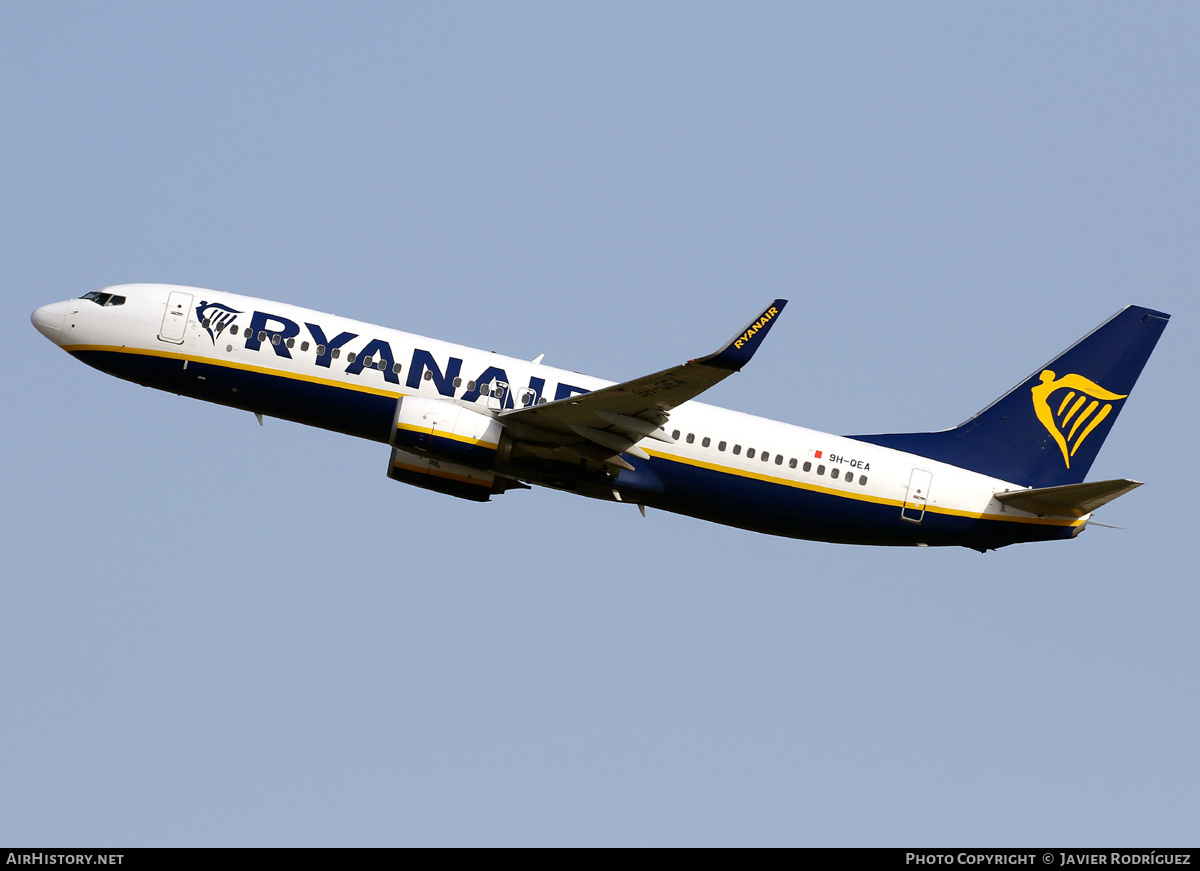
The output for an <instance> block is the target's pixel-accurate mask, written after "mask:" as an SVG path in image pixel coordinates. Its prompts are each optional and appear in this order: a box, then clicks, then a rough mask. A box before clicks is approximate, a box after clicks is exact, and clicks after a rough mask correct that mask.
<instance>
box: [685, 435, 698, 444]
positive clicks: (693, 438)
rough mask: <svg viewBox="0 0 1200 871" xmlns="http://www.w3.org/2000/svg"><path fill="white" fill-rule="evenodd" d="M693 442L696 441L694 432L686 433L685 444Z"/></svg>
mask: <svg viewBox="0 0 1200 871" xmlns="http://www.w3.org/2000/svg"><path fill="white" fill-rule="evenodd" d="M695 440H696V434H695V433H694V432H690V433H688V437H687V443H688V444H689V445H690V444H691V443H692V442H694V441H695Z"/></svg>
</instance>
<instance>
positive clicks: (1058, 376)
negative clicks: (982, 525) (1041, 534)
mask: <svg viewBox="0 0 1200 871" xmlns="http://www.w3.org/2000/svg"><path fill="white" fill-rule="evenodd" d="M1170 317H1171V316H1170V315H1168V314H1164V313H1163V312H1158V311H1154V310H1153V309H1148V308H1142V307H1141V306H1136V305H1131V306H1127V307H1125V308H1124V309H1122V310H1121V311H1119V312H1117V313H1116V314H1115V315H1113V317H1111V318H1110V319H1109V320H1107V321H1105V322H1104V323H1103V324H1101V325H1100V326H1099V327H1097V328H1096V329H1095V330H1093V331H1092V332H1091V333H1089V334H1088V335H1087V336H1085V337H1084V338H1082V339H1080V340H1079V341H1078V342H1076V343H1075V344H1074V345H1072V346H1071V347H1070V348H1068V349H1067V350H1065V351H1063V352H1062V353H1061V354H1059V355H1058V356H1057V357H1055V358H1054V359H1053V360H1051V361H1050V362H1049V363H1047V364H1046V365H1045V366H1041V367H1039V368H1038V369H1036V370H1034V372H1033V373H1032V374H1030V376H1029V377H1028V378H1026V379H1025V380H1024V381H1023V382H1021V383H1020V384H1019V385H1017V386H1016V387H1014V388H1013V389H1012V390H1010V391H1008V393H1006V394H1004V395H1003V396H1001V397H1000V398H999V399H997V400H996V401H995V402H993V403H992V404H991V405H989V406H988V407H987V408H985V409H984V410H983V411H981V412H979V413H978V414H976V415H975V416H974V417H972V418H971V419H970V420H968V421H966V422H965V423H963V424H961V425H959V426H957V427H955V428H954V429H950V430H945V431H942V432H930V433H892V434H888V435H864V436H853V438H856V439H859V440H861V441H865V442H870V443H872V444H876V445H881V446H883V447H888V448H895V449H897V450H901V451H908V452H909V453H913V454H918V455H920V456H923V457H929V458H930V459H934V460H939V461H941V462H944V463H951V464H953V465H955V466H962V467H963V468H966V469H970V470H972V471H974V472H981V473H983V474H985V475H991V476H993V477H995V478H1001V479H1003V480H1005V481H1012V482H1014V483H1018V484H1022V485H1024V486H1026V487H1057V486H1062V485H1064V484H1077V483H1079V482H1081V481H1082V480H1083V479H1084V476H1086V475H1087V473H1088V469H1090V468H1091V467H1092V462H1093V461H1094V460H1095V459H1096V455H1097V454H1098V453H1099V451H1100V446H1101V445H1102V444H1104V439H1105V438H1106V437H1107V436H1108V433H1109V430H1111V429H1112V426H1113V423H1115V422H1116V419H1117V416H1118V415H1120V413H1121V409H1122V408H1123V407H1124V405H1125V401H1126V399H1127V398H1128V396H1129V394H1130V392H1131V391H1132V390H1133V385H1134V383H1135V382H1136V381H1137V379H1138V375H1140V374H1141V372H1142V367H1143V366H1145V365H1146V360H1147V359H1149V357H1150V352H1151V351H1153V350H1154V346H1155V344H1156V343H1157V342H1158V337H1159V336H1161V335H1162V331H1163V329H1164V328H1165V327H1166V325H1167V321H1168V320H1169V319H1170Z"/></svg>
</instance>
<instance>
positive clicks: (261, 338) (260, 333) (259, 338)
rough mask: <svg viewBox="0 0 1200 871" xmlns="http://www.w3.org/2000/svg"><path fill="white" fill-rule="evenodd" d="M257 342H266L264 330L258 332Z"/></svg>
mask: <svg viewBox="0 0 1200 871" xmlns="http://www.w3.org/2000/svg"><path fill="white" fill-rule="evenodd" d="M258 340H259V341H260V342H265V341H266V340H267V331H266V330H259V331H258Z"/></svg>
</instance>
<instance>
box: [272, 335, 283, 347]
mask: <svg viewBox="0 0 1200 871" xmlns="http://www.w3.org/2000/svg"><path fill="white" fill-rule="evenodd" d="M282 341H283V336H281V335H279V333H276V334H275V335H273V336H271V344H272V345H278V344H279V343H280V342H282Z"/></svg>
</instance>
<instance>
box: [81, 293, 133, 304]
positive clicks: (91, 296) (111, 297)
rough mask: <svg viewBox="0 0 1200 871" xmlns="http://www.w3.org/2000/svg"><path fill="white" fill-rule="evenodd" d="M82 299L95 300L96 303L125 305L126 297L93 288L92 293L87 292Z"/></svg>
mask: <svg viewBox="0 0 1200 871" xmlns="http://www.w3.org/2000/svg"><path fill="white" fill-rule="evenodd" d="M79 298H80V299H87V300H91V301H92V302H94V303H95V304H96V305H125V297H123V296H116V295H115V294H111V293H101V292H100V291H98V290H93V291H92V292H91V293H85V294H84V295H83V296H81V297H79Z"/></svg>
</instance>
